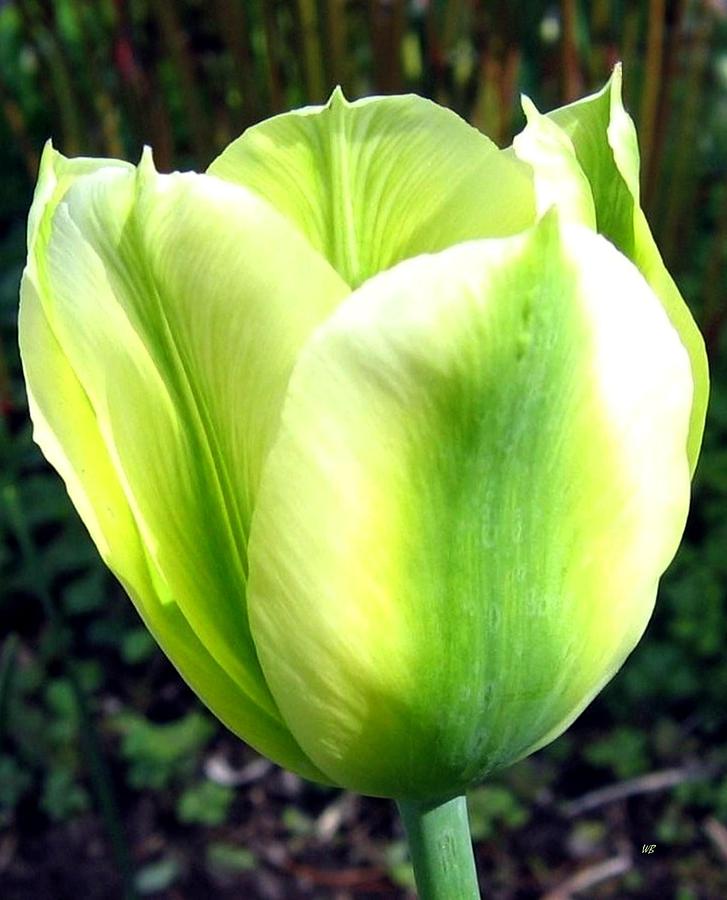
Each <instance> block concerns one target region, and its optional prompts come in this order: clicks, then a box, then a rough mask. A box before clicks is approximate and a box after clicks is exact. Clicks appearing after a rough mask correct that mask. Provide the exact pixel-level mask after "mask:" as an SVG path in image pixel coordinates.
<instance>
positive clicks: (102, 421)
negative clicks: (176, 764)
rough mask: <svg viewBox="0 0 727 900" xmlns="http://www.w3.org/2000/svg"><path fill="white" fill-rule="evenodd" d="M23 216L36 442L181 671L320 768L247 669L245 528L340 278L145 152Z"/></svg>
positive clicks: (299, 762) (286, 230) (237, 201)
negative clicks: (165, 171) (313, 335)
mask: <svg viewBox="0 0 727 900" xmlns="http://www.w3.org/2000/svg"><path fill="white" fill-rule="evenodd" d="M36 221H38V222H39V225H38V234H39V237H38V239H37V240H36V241H35V242H34V244H33V247H32V249H31V254H30V260H29V265H28V270H27V273H26V280H25V287H24V295H23V306H24V310H25V311H24V313H23V319H22V320H21V352H22V358H23V363H24V367H25V371H26V378H27V381H28V384H29V389H30V393H31V404H32V408H33V415H34V420H35V424H36V434H37V437H38V441H39V443H41V446H42V448H43V449H44V451H45V452H46V453H47V454H48V457H49V459H50V460H51V461H52V462H53V463H54V465H56V466H57V467H58V468H59V470H60V471H61V474H62V475H63V476H64V478H65V479H66V482H67V484H68V486H69V492H70V493H71V496H72V498H73V499H74V501H75V502H76V503H77V505H78V507H79V511H80V512H81V514H82V515H83V518H84V521H86V523H87V525H88V527H89V530H90V532H91V534H92V537H93V538H94V540H95V541H96V542H97V544H98V546H99V549H100V550H101V552H102V553H103V554H104V558H106V559H108V560H109V564H110V565H111V567H112V568H113V569H114V571H115V572H116V574H117V575H118V576H119V578H120V579H121V581H122V582H123V583H124V584H125V585H126V586H127V588H128V589H129V592H130V593H131V595H132V598H133V599H134V600H135V602H136V603H137V605H138V607H139V609H140V612H141V614H142V616H143V617H144V618H145V620H146V621H147V622H148V623H149V625H150V628H151V630H152V631H153V632H154V633H155V635H156V636H157V637H158V639H159V640H160V643H161V644H162V646H163V647H164V648H165V649H166V650H167V651H168V652H169V654H170V656H171V657H172V659H173V661H174V662H175V663H176V664H177V665H178V666H179V667H180V669H181V670H182V671H183V673H184V675H185V677H186V678H187V679H188V680H189V681H190V683H191V684H192V686H193V687H194V688H195V689H196V690H197V691H198V692H199V693H200V695H201V696H202V697H203V699H205V701H206V702H208V703H209V704H210V705H211V706H212V708H213V709H214V710H215V711H216V712H218V714H219V715H220V717H221V718H222V719H223V720H224V721H226V722H227V723H228V724H230V725H231V727H233V728H234V729H235V730H236V731H237V732H238V733H240V734H241V735H242V736H243V737H244V738H245V739H246V740H249V741H250V742H251V743H253V745H255V746H257V747H258V748H259V749H260V750H261V751H262V752H264V753H265V754H266V755H269V756H270V757H272V758H273V759H276V760H277V761H280V762H281V763H283V764H284V765H287V766H288V767H290V768H292V769H294V770H296V771H299V772H301V773H302V774H306V775H308V776H309V777H316V769H315V767H314V766H312V765H311V764H310V763H309V761H308V760H306V758H305V756H304V755H303V753H302V752H301V751H300V748H298V747H297V746H296V744H295V741H294V740H293V739H292V738H291V737H290V735H289V733H288V732H287V730H286V728H285V726H284V724H283V723H282V721H281V719H280V715H279V713H278V710H277V708H276V705H275V703H274V701H273V699H272V697H271V696H270V692H269V690H268V688H267V686H266V684H265V680H264V678H263V677H262V674H261V672H260V667H259V663H258V661H257V656H256V653H255V648H254V645H253V643H252V640H251V637H250V633H249V625H248V621H247V608H246V599H245V591H246V577H247V557H246V541H247V532H248V528H249V520H250V513H251V507H252V503H253V502H254V495H255V491H256V485H257V480H258V478H259V471H260V467H261V464H262V459H263V457H264V455H265V453H266V452H267V449H268V446H269V444H270V442H271V440H272V437H273V435H274V433H275V429H276V427H277V420H278V416H279V409H280V405H281V403H282V399H283V396H284V392H285V388H286V385H287V380H288V377H289V373H290V370H291V368H292V365H293V363H294V360H295V357H296V355H297V353H298V350H299V348H300V346H301V345H302V343H303V342H304V341H305V340H306V339H307V338H308V336H309V334H310V332H311V331H312V329H313V328H314V327H315V326H316V325H317V324H318V323H319V321H320V320H321V319H322V318H324V317H325V316H326V315H327V314H328V313H329V312H330V310H331V309H332V308H333V307H334V306H335V305H336V304H337V303H338V302H339V301H340V300H341V298H342V297H343V296H345V295H346V294H347V293H348V288H347V286H346V285H345V284H344V283H343V282H342V281H341V279H340V278H339V277H338V276H337V275H336V274H335V272H334V271H333V270H332V269H331V267H330V266H329V265H328V264H327V263H326V262H325V261H324V260H323V259H321V258H320V257H318V256H317V255H316V254H315V253H313V252H312V251H311V249H310V247H309V246H308V244H307V243H306V242H305V241H304V240H303V239H302V238H301V237H300V236H299V235H298V234H297V233H296V232H295V231H294V229H292V228H291V227H290V226H289V225H288V223H287V222H286V221H285V220H284V219H283V218H282V217H281V216H279V215H278V214H277V213H276V212H275V211H274V210H272V209H270V208H269V207H268V206H267V204H265V203H264V202H263V201H261V200H260V199H259V198H257V197H256V196H254V195H252V194H251V193H250V192H248V191H246V190H244V189H242V188H239V187H235V186H232V185H229V184H224V183H223V182H221V181H219V180H217V179H214V178H210V177H207V176H198V175H178V174H177V175H172V176H161V175H157V173H156V172H154V170H153V166H152V164H151V160H150V159H147V160H146V162H145V164H143V165H142V166H141V168H140V170H139V171H138V172H137V171H136V170H133V169H114V168H103V169H100V170H99V171H97V172H95V173H93V174H91V175H84V176H82V177H78V178H77V179H76V180H75V181H74V182H73V183H72V184H71V185H70V187H68V189H67V190H66V191H65V193H64V195H63V197H62V200H61V202H60V203H58V204H57V205H56V206H55V208H54V209H51V210H49V211H48V213H45V212H44V210H43V209H40V210H39V211H38V213H37V215H36ZM282 262H284V264H281V263H282ZM56 381H58V383H59V384H62V385H64V392H65V393H63V396H64V397H67V398H68V399H67V401H66V403H67V407H68V410H67V411H68V413H69V414H68V415H67V416H66V415H61V413H60V409H61V405H60V404H59V403H58V401H56V400H53V399H52V397H51V396H50V392H51V391H52V390H53V386H54V384H55V382H56ZM79 427H81V428H82V431H81V434H79V433H78V432H77V429H78V428H79ZM86 440H87V443H86ZM86 447H88V448H92V449H87V450H86V449H84V448H86ZM86 452H88V453H91V452H93V454H94V460H95V462H94V463H93V464H92V463H90V462H89V461H88V460H86V459H85V457H84V456H83V454H85V453H86ZM117 509H118V510H119V512H117ZM127 513H128V515H127ZM118 517H120V518H118ZM122 544H123V546H122ZM142 548H144V549H143V550H142ZM165 623H166V624H165ZM220 673H221V674H220Z"/></svg>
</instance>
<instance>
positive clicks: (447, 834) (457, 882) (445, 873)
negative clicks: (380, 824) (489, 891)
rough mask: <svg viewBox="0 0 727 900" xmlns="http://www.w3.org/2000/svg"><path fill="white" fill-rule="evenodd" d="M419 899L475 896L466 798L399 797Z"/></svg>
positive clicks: (459, 899) (464, 899)
mask: <svg viewBox="0 0 727 900" xmlns="http://www.w3.org/2000/svg"><path fill="white" fill-rule="evenodd" d="M397 805H398V807H399V812H400V813H401V818H402V821H403V822H404V828H405V830H406V835H407V838H408V839H409V849H410V851H411V858H412V863H413V864H414V877H415V878H416V883H417V889H418V891H419V898H420V900H479V897H480V891H479V887H478V885H477V870H476V869H475V858H474V854H473V853H472V839H471V838H470V828H469V822H468V820H467V800H466V799H465V798H464V797H454V798H453V799H451V800H446V801H445V802H444V803H435V802H429V803H414V802H411V801H403V800H402V801H399V802H398V804H397Z"/></svg>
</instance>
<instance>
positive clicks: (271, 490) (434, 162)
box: [20, 70, 707, 898]
mask: <svg viewBox="0 0 727 900" xmlns="http://www.w3.org/2000/svg"><path fill="white" fill-rule="evenodd" d="M524 110H525V113H526V116H527V125H526V127H525V129H524V131H523V132H522V133H521V134H520V135H519V136H518V137H517V138H516V139H515V141H514V144H513V146H512V147H511V148H509V149H507V150H504V151H501V150H498V149H497V148H496V147H495V146H494V144H492V143H491V142H490V141H489V140H488V139H487V138H486V137H484V136H483V135H482V134H480V133H479V132H477V131H476V130H474V129H473V128H471V127H470V126H469V125H467V124H466V123H465V122H464V121H462V120H461V119H459V118H458V117H457V116H456V115H454V114H453V113H452V112H450V111H448V110H445V109H443V108H441V107H439V106H437V105H435V104H434V103H431V102H429V101H427V100H423V99H421V98H419V97H416V96H401V97H386V98H384V97H375V98H369V99H365V100H360V101H357V102H355V103H349V102H347V101H346V100H345V99H344V97H343V95H342V94H341V93H340V91H336V92H334V94H333V95H332V97H331V99H330V100H329V102H328V103H327V104H326V105H325V106H323V107H306V108H305V109H301V110H296V111H294V112H291V113H287V114H285V115H280V116H276V117H274V118H272V119H269V120H267V121H264V122H262V123H260V124H259V125H256V126H254V127H252V128H250V129H249V130H248V131H246V132H245V133H244V134H243V135H242V137H240V138H239V139H238V140H237V141H235V142H233V143H232V144H231V145H230V146H229V147H228V148H227V149H226V150H225V151H224V152H223V153H222V155H221V156H220V157H219V158H218V159H217V160H215V162H213V163H212V165H211V166H210V168H209V169H208V171H207V173H206V174H204V175H200V174H193V173H185V174H179V173H175V174H172V175H160V174H158V173H157V172H156V171H155V169H154V165H153V162H152V158H151V155H150V153H148V152H146V153H145V154H144V156H143V158H142V161H141V163H140V164H139V166H138V167H133V166H131V165H129V164H127V163H124V162H119V161H116V160H91V159H66V158H64V157H63V156H61V155H60V154H59V153H57V152H56V151H55V150H53V149H52V147H50V146H49V147H48V148H47V149H46V151H45V153H44V156H43V160H42V164H41V172H40V177H39V182H38V187H37V189H36V194H35V199H34V202H33V206H32V209H31V213H30V220H29V226H28V263H27V267H26V270H25V274H24V278H23V285H22V302H21V313H20V344H21V352H22V359H23V365H24V370H25V377H26V381H27V385H28V395H29V401H30V409H31V414H32V417H33V421H34V425H35V439H36V440H37V442H38V444H39V445H40V446H41V448H42V450H43V452H44V453H45V455H46V457H47V458H48V460H49V461H50V462H51V464H52V465H53V466H55V468H56V469H57V470H58V471H59V473H60V474H61V476H62V477H63V479H64V480H65V483H66V485H67V488H68V492H69V494H70V496H71V499H72V500H73V502H74V504H75V506H76V508H77V509H78V512H79V514H80V515H81V517H82V518H83V521H84V522H85V524H86V526H87V528H88V530H89V532H90V534H91V537H92V538H93V540H94V541H95V543H96V545H97V547H98V549H99V551H100V553H101V556H102V557H103V559H104V561H105V562H106V563H107V565H108V566H109V567H110V568H111V569H112V570H113V572H114V573H115V574H116V575H117V577H118V578H119V580H120V581H121V582H122V584H123V585H124V587H125V589H126V590H127V592H128V593H129V595H130V596H131V598H132V599H133V601H134V603H135V604H136V606H137V608H138V610H139V612H140V614H141V616H142V618H143V619H144V621H145V623H146V624H147V626H148V627H149V629H150V631H151V632H152V633H153V634H154V636H155V637H156V639H157V640H158V642H159V644H160V645H161V646H162V648H163V649H164V651H165V652H166V653H167V654H168V656H169V657H170V659H171V660H172V661H173V662H174V664H175V665H176V666H177V667H178V669H179V671H180V672H181V674H182V675H183V677H184V678H185V679H186V680H187V681H188V682H189V684H190V685H191V686H192V688H193V689H194V690H195V691H196V692H197V693H198V694H199V696H200V697H201V698H202V700H203V701H204V702H205V703H206V704H207V705H208V706H209V707H210V709H212V710H213V711H214V713H215V714H216V715H217V716H219V718H220V719H221V720H222V721H223V722H224V723H225V724H226V725H227V726H228V727H229V728H231V729H232V730H233V731H234V732H235V733H236V734H238V735H239V736H240V737H241V738H243V739H244V740H245V741H247V742H248V743H249V744H251V745H252V746H253V747H255V748H256V749H257V750H259V751H260V752H261V753H263V754H265V755H267V756H269V757H270V758H271V759H273V760H274V761H276V762H277V763H279V764H281V765H283V766H286V767H287V768H289V769H291V770H293V771H294V772H297V773H299V774H301V775H303V776H305V777H306V778H309V779H313V780H317V781H320V782H327V783H333V784H336V785H341V786H344V787H347V788H349V789H352V790H355V791H359V792H362V793H365V794H372V795H378V796H384V797H393V798H396V799H398V800H399V801H402V809H403V810H404V811H405V819H406V818H407V815H408V814H407V810H410V809H411V808H412V804H413V805H414V807H417V805H418V807H421V808H425V807H426V808H427V809H436V808H437V804H438V803H439V802H440V801H442V800H445V801H446V800H448V799H449V798H452V797H456V796H457V795H460V794H462V793H463V792H464V791H465V790H466V788H467V787H468V786H469V785H471V784H473V783H474V782H477V781H479V780H481V779H482V778H484V777H485V776H487V775H488V774H489V773H491V772H493V771H494V770H496V769H499V768H501V767H503V766H507V765H509V764H510V763H512V762H514V761H515V760H517V759H520V758H521V757H523V756H526V755H527V754H529V753H532V752H533V751H534V750H536V749H538V748H539V747H542V746H543V745H544V744H546V743H548V742H549V741H551V740H553V739H554V738H555V737H557V736H558V735H559V734H561V733H562V732H563V730H564V729H565V728H567V727H568V725H569V724H570V723H571V722H572V721H573V720H574V718H575V717H576V716H577V715H578V714H579V713H580V712H581V711H582V710H583V709H584V707H585V706H586V705H587V704H588V703H589V702H590V701H591V700H592V699H593V697H594V696H595V695H596V694H597V693H598V691H600V690H601V688H602V687H603V686H604V685H605V684H606V682H607V681H608V680H609V679H610V678H611V677H612V676H613V675H614V673H615V672H616V671H617V670H618V668H619V667H620V666H621V664H622V663H623V661H624V660H625V658H626V657H627V655H628V654H629V653H630V651H631V650H632V649H633V647H634V646H635V644H636V643H637V641H638V640H639V638H640V636H641V634H642V632H643V630H644V628H645V626H646V624H647V621H648V619H649V616H650V614H651V611H652V608H653V605H654V599H655V594H656V589H657V583H658V580H659V578H660V576H661V574H662V573H663V572H664V570H665V569H666V567H667V566H668V564H669V562H670V560H671V559H672V557H673V555H674V553H675V551H676V549H677V546H678V543H679V540H680V538H681V535H682V532H683V528H684V523H685V519H686V515H687V509H688V502H689V484H690V474H691V472H693V469H694V466H695V464H696V460H697V456H698V452H699V447H700V443H701V436H702V429H703V424H704V415H705V407H706V398H707V368H706V359H705V354H704V348H703V343H702V340H701V337H700V335H699V332H698V331H697V329H696V326H695V324H694V322H693V320H692V318H691V316H690V314H689V311H688V309H687V307H686V305H685V304H684V302H683V300H682V298H681V296H680V295H679V292H678V291H677V289H676V287H675V285H674V283H673V281H672V279H671V278H670V276H669V274H668V272H667V271H666V269H665V267H664V265H663V263H662V260H661V257H660V256H659V253H658V251H657V249H656V246H655V244H654V241H653V239H652V237H651V234H650V231H649V228H648V226H647V224H646V221H645V218H644V214H643V212H642V211H641V208H640V206H639V187H638V174H639V173H638V168H639V163H638V150H637V144H636V136H635V131H634V127H633V124H632V122H631V120H630V118H629V117H628V115H627V114H626V112H625V111H624V109H623V106H622V104H621V96H620V72H619V71H618V70H617V71H616V72H615V73H614V76H613V77H612V79H611V81H610V82H609V84H608V85H607V86H606V87H605V88H604V89H603V90H602V91H601V92H600V93H598V94H595V95H593V96H591V97H587V98H586V99H584V100H582V101H580V102H578V103H574V104H572V105H570V106H567V107H564V108H562V109H559V110H556V111H555V112H553V113H551V114H549V115H547V116H543V115H541V114H540V113H538V111H537V110H536V109H535V107H534V106H533V105H532V103H530V102H529V101H527V100H525V101H524ZM407 804H408V805H407ZM409 818H411V817H409ZM408 824H409V825H411V821H409V822H408ZM412 827H413V830H416V826H412ZM425 830H426V829H425ZM420 837H421V835H420ZM425 838H426V835H425V836H424V839H425ZM425 842H426V841H425ZM418 872H419V874H420V876H421V879H422V883H424V882H425V881H426V879H427V877H428V876H426V874H422V872H423V870H422V869H421V868H420V869H419V870H418ZM432 877H434V876H432ZM425 890H426V889H425ZM432 890H433V891H434V893H432V894H431V896H440V894H437V893H436V890H435V889H434V888H432ZM452 890H453V891H454V892H453V893H452V894H451V896H453V897H454V896H457V897H460V898H461V897H464V896H469V894H467V893H466V890H465V889H464V888H458V889H456V890H459V891H460V892H459V893H457V892H456V890H455V889H452ZM441 896H445V894H441ZM447 896H448V895H447Z"/></svg>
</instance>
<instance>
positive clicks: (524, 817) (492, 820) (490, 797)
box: [467, 784, 530, 841]
mask: <svg viewBox="0 0 727 900" xmlns="http://www.w3.org/2000/svg"><path fill="white" fill-rule="evenodd" d="M467 807H468V810H469V817H470V832H471V834H472V840H474V841H487V840H491V839H493V838H496V837H497V835H498V834H499V833H500V832H501V831H502V830H506V829H511V828H520V827H522V826H523V825H525V823H526V822H527V821H528V819H529V818H530V812H529V810H528V809H527V807H525V806H523V805H522V803H521V802H520V801H519V800H518V798H517V797H516V796H515V794H514V793H513V792H512V791H510V790H508V788H506V787H502V786H499V785H496V784H495V785H487V786H485V787H480V788H475V789H474V790H473V791H470V792H469V794H468V795H467Z"/></svg>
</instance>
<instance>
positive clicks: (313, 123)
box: [208, 89, 534, 286]
mask: <svg viewBox="0 0 727 900" xmlns="http://www.w3.org/2000/svg"><path fill="white" fill-rule="evenodd" d="M208 171H209V172H210V173H211V174H213V175H217V176H219V177H220V178H224V179H226V180H228V181H231V182H233V183H236V184H243V185H245V186H246V187H248V188H250V189H251V190H253V191H255V192H256V193H258V194H259V195H260V196H262V197H264V198H265V199H266V200H267V201H269V202H270V203H271V204H272V205H273V206H274V207H275V208H276V209H277V210H279V211H280V212H281V213H282V214H283V215H285V216H286V217H287V218H288V219H289V220H290V221H291V222H293V223H294V224H295V225H296V227H297V228H298V229H300V231H301V232H302V233H303V234H305V236H306V237H307V238H308V240H309V241H310V242H311V244H312V245H313V246H314V247H315V248H316V249H317V250H318V251H319V252H321V253H322V254H323V255H324V256H325V257H326V258H327V259H328V260H329V261H330V262H331V264H332V265H333V266H334V267H335V268H336V270H337V271H338V272H339V273H340V274H341V276H342V277H343V278H344V279H345V280H346V281H347V282H348V283H349V284H351V285H352V286H357V285H359V284H361V283H362V282H363V281H365V280H366V279H367V278H369V277H371V276H372V275H374V274H376V273H377V272H379V271H382V270H383V269H387V268H389V267H390V266H392V265H394V264H395V263H397V262H399V261H400V260H403V259H406V258H408V257H410V256H416V255H417V254H419V253H426V252H432V251H436V250H441V249H443V248H445V247H449V246H452V245H454V244H456V243H458V242H460V241H463V240H468V239H470V238H478V237H490V236H499V235H508V234H514V233H516V232H518V231H521V230H522V229H524V228H527V227H528V226H529V225H530V224H532V222H533V220H534V208H533V196H532V184H531V180H530V176H529V173H528V169H527V167H526V166H524V165H523V164H521V163H520V161H519V160H517V159H514V158H512V157H511V156H509V155H507V154H505V153H502V152H501V151H499V150H498V149H497V147H496V146H495V145H494V144H493V143H492V142H491V141H490V140H489V139H488V138H486V137H485V136H484V135H483V134H480V133H479V132H478V131H476V130H475V129H474V128H472V127H471V126H470V125H468V124H467V123H466V122H464V121H463V120H462V119H460V118H459V116H457V115H455V113H453V112H451V111H450V110H448V109H444V108H442V107H441V106H437V105H436V104H434V103H432V102H431V101H429V100H424V99H423V98H421V97H417V96H414V95H407V96H399V97H370V98H366V99H364V100H357V101H356V102H354V103H349V102H348V101H347V100H346V99H345V98H344V96H343V94H342V92H341V91H340V89H337V90H336V91H334V93H333V94H332V96H331V98H330V100H329V101H328V103H327V104H326V105H325V106H309V107H306V108H304V109H300V110H295V111H293V112H290V113H285V114H283V115H279V116H275V117H274V118H272V119H267V120H266V121H264V122H261V123H260V124H258V125H255V126H254V127H252V128H250V129H248V130H247V131H246V132H245V133H244V134H243V135H242V137H240V138H239V139H238V140H236V141H234V142H233V143H232V144H231V145H230V146H229V147H228V148H227V149H226V150H225V151H224V152H223V153H222V155H221V156H219V157H218V158H217V159H216V160H215V161H214V162H213V163H212V165H211V166H210V167H209V170H208Z"/></svg>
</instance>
